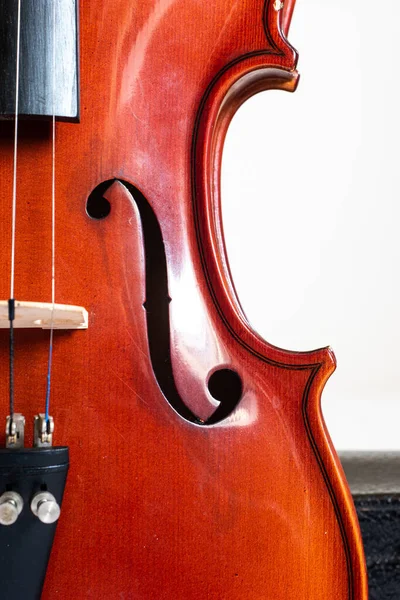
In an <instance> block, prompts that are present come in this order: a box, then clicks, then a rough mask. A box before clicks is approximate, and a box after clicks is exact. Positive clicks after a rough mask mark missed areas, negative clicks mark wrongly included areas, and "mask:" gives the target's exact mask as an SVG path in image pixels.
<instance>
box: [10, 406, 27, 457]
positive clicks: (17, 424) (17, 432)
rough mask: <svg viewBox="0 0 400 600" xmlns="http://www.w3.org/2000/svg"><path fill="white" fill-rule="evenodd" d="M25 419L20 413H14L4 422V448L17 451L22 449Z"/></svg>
mask: <svg viewBox="0 0 400 600" xmlns="http://www.w3.org/2000/svg"><path fill="white" fill-rule="evenodd" d="M24 439H25V417H24V416H23V415H21V413H14V415H13V417H12V418H11V416H8V417H7V421H6V448H10V449H12V450H17V449H19V448H23V447H24Z"/></svg>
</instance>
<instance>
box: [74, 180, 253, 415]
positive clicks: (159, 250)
mask: <svg viewBox="0 0 400 600" xmlns="http://www.w3.org/2000/svg"><path fill="white" fill-rule="evenodd" d="M116 181H118V182H119V183H120V184H122V185H123V186H124V187H125V188H126V190H127V191H128V192H129V194H130V196H131V197H132V200H133V201H134V202H135V203H136V206H137V207H138V210H139V215H140V221H141V226H142V232H143V240H144V253H145V274H146V301H145V302H144V304H143V306H144V308H145V310H146V322H147V336H148V341H149V353H150V360H151V364H152V367H153V372H154V375H155V378H156V380H157V382H158V385H159V386H160V389H161V391H162V393H163V394H164V396H165V398H166V400H167V401H168V403H169V404H170V405H171V407H172V408H173V409H174V410H175V411H176V412H177V413H178V414H179V415H180V416H181V417H182V418H183V419H186V421H189V422H190V423H195V424H197V425H202V426H206V425H214V424H216V423H219V422H220V421H223V420H224V419H226V418H227V417H228V416H229V415H230V414H231V413H232V412H233V410H234V409H235V408H236V407H237V405H238V404H239V401H240V399H241V397H242V381H241V379H240V377H239V375H238V374H237V373H236V372H235V371H232V370H231V369H226V368H220V369H218V368H217V369H215V370H214V371H213V374H212V375H211V376H210V377H209V379H208V389H209V392H210V394H211V395H212V396H213V397H214V398H215V399H216V400H218V402H219V406H218V407H217V408H216V410H215V411H214V413H213V414H212V415H211V416H210V417H209V418H208V419H207V421H203V420H202V419H200V418H199V417H197V416H196V415H195V414H194V413H193V412H192V411H191V410H190V409H189V408H188V406H187V405H186V404H185V402H184V401H183V399H182V398H181V396H180V394H179V392H178V389H177V387H176V384H175V379H174V375H173V370H172V362H171V343H170V320H169V304H170V302H171V301H172V300H171V298H170V297H169V294H168V272H167V261H166V257H165V248H164V242H163V238H162V234H161V228H160V225H159V223H158V220H157V217H156V215H155V213H154V211H153V209H152V207H151V205H150V204H149V202H148V201H147V200H146V198H145V196H144V195H143V194H142V193H141V192H140V191H139V190H138V189H137V188H136V187H135V186H133V185H132V184H130V183H128V182H127V181H123V180H121V179H109V180H107V181H103V182H102V183H100V184H99V185H97V186H96V188H95V189H94V190H93V191H92V192H91V194H90V195H89V198H88V201H87V205H86V211H87V213H88V215H89V216H92V218H99V213H100V212H101V210H102V208H103V207H104V205H105V203H104V200H105V199H104V196H103V195H104V194H105V193H106V191H107V190H108V188H109V187H111V186H112V185H113V183H115V182H116ZM96 203H97V206H98V207H99V210H98V211H97V208H96ZM109 210H112V207H111V206H109ZM93 213H94V214H93ZM95 215H96V216H95ZM100 218H102V217H100Z"/></svg>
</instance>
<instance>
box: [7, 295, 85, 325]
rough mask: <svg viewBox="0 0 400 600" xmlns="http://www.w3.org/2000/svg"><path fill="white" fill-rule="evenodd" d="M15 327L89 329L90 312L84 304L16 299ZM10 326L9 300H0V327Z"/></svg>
mask: <svg viewBox="0 0 400 600" xmlns="http://www.w3.org/2000/svg"><path fill="white" fill-rule="evenodd" d="M13 324H14V327H15V328H20V329H23V328H25V329H38V328H39V329H50V328H51V327H52V326H53V329H87V328H88V312H87V310H86V309H85V308H83V306H73V305H70V304H55V305H54V311H53V304H52V303H51V302H24V301H19V300H16V301H15V319H14V322H13ZM9 326H10V322H9V315H8V301H7V300H0V329H8V328H9Z"/></svg>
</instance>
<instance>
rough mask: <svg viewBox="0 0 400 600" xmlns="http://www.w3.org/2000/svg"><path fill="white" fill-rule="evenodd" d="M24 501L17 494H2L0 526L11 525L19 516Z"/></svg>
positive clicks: (0, 499) (0, 498)
mask: <svg viewBox="0 0 400 600" xmlns="http://www.w3.org/2000/svg"><path fill="white" fill-rule="evenodd" d="M23 506H24V501H23V500H22V497H21V496H20V495H19V494H18V493H17V492H4V494H2V495H1V496H0V524H1V525H12V524H13V523H15V521H16V520H17V519H18V517H19V515H20V514H21V511H22V508H23Z"/></svg>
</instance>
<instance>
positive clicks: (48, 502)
mask: <svg viewBox="0 0 400 600" xmlns="http://www.w3.org/2000/svg"><path fill="white" fill-rule="evenodd" d="M31 509H32V512H33V514H34V515H35V517H37V518H38V519H39V521H41V522H42V523H45V524H46V525H50V524H51V523H55V522H56V521H58V519H59V517H60V512H61V510H60V507H59V505H58V503H57V501H56V499H55V498H54V496H53V494H50V492H38V493H37V494H35V495H34V497H33V499H32V502H31Z"/></svg>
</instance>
